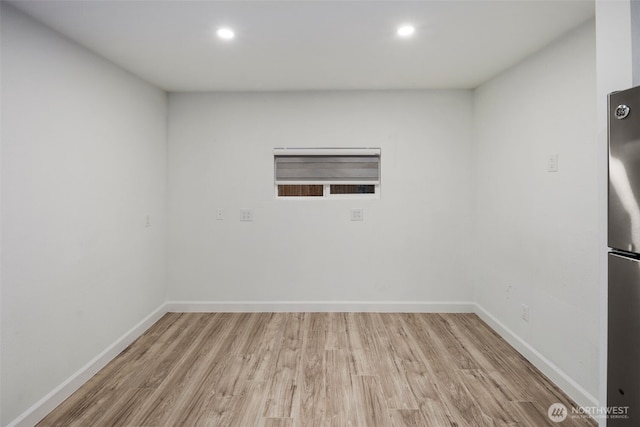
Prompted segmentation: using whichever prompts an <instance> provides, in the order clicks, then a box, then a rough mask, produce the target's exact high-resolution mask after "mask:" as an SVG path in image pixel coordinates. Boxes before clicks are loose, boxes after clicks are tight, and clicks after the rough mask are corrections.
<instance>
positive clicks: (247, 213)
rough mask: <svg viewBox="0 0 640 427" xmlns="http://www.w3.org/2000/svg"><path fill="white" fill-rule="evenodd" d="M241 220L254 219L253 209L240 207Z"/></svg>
mask: <svg viewBox="0 0 640 427" xmlns="http://www.w3.org/2000/svg"><path fill="white" fill-rule="evenodd" d="M240 221H246V222H250V221H253V211H252V210H251V209H245V208H242V209H240Z"/></svg>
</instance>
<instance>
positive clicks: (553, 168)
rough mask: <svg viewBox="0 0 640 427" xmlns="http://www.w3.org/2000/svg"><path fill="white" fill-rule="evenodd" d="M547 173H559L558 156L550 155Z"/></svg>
mask: <svg viewBox="0 0 640 427" xmlns="http://www.w3.org/2000/svg"><path fill="white" fill-rule="evenodd" d="M547 172H558V155H557V154H549V157H547Z"/></svg>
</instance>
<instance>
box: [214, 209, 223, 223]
mask: <svg viewBox="0 0 640 427" xmlns="http://www.w3.org/2000/svg"><path fill="white" fill-rule="evenodd" d="M216 219H217V220H218V221H222V220H223V219H224V209H217V210H216Z"/></svg>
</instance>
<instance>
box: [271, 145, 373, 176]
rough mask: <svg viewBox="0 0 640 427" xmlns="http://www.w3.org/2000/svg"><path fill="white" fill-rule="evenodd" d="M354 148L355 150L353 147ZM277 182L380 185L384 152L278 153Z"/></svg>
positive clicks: (276, 159)
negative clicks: (366, 153) (381, 153)
mask: <svg viewBox="0 0 640 427" xmlns="http://www.w3.org/2000/svg"><path fill="white" fill-rule="evenodd" d="M352 151H353V150H352ZM274 157H275V180H276V184H291V183H302V184H304V183H327V184H328V183H331V184H359V183H360V184H379V183H380V155H379V154H372V155H355V154H349V155H338V154H334V155H279V154H275V156H274Z"/></svg>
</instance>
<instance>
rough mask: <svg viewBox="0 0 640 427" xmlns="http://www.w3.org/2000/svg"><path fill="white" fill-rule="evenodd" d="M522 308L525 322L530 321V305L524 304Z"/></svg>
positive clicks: (521, 314) (522, 316) (521, 315)
mask: <svg viewBox="0 0 640 427" xmlns="http://www.w3.org/2000/svg"><path fill="white" fill-rule="evenodd" d="M520 308H521V309H522V310H521V313H520V317H521V318H522V320H524V321H525V322H529V306H528V305H526V304H522V305H521V306H520Z"/></svg>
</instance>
